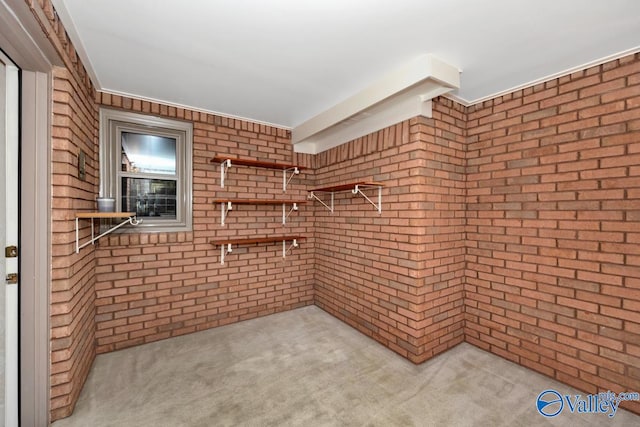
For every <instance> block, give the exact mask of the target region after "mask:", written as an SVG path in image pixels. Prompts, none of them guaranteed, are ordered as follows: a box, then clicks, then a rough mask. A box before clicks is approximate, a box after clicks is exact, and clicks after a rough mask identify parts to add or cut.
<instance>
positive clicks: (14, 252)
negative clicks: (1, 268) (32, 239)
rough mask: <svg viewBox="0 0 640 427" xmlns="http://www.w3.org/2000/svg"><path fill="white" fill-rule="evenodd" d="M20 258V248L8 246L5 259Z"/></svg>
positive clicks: (5, 250) (5, 249)
mask: <svg viewBox="0 0 640 427" xmlns="http://www.w3.org/2000/svg"><path fill="white" fill-rule="evenodd" d="M17 256H18V248H17V247H15V246H7V247H6V248H4V257H5V258H15V257H17Z"/></svg>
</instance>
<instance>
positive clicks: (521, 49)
mask: <svg viewBox="0 0 640 427" xmlns="http://www.w3.org/2000/svg"><path fill="white" fill-rule="evenodd" d="M53 3H54V5H55V7H56V9H57V10H58V14H59V15H60V18H61V19H62V22H63V24H64V25H65V27H66V28H67V31H68V32H69V35H70V37H71V39H72V41H73V42H74V45H75V46H76V48H77V50H78V51H79V54H80V56H81V58H82V60H83V62H84V64H85V66H86V67H87V69H88V70H89V72H90V74H91V75H92V77H93V81H94V84H95V85H96V87H97V89H98V90H102V91H105V92H110V93H117V94H124V95H128V96H133V97H136V98H143V99H151V100H157V101H161V102H163V103H167V104H170V105H182V106H188V107H190V108H194V109H199V110H204V111H209V112H215V113H218V114H222V115H226V116H234V117H241V118H246V119H250V120H253V121H258V122H264V123H270V124H275V125H279V126H283V127H288V128H294V127H296V126H297V125H299V124H301V123H303V122H305V121H306V120H308V119H310V118H312V117H314V116H316V115H318V114H319V113H321V112H323V111H325V110H327V109H329V108H330V107H332V106H334V105H336V104H338V103H339V102H340V101H343V100H345V99H347V98H348V97H350V96H352V95H353V94H354V93H357V92H358V91H361V90H362V89H363V88H366V87H368V86H370V85H371V84H372V83H373V82H375V81H376V80H379V79H380V78H381V77H382V76H384V75H386V74H388V73H389V72H390V71H391V70H394V69H396V68H397V67H398V66H399V65H401V64H404V63H407V62H408V61H411V60H413V59H414V58H416V57H418V56H420V55H422V54H426V53H430V54H433V55H434V56H436V57H438V58H440V59H442V60H443V61H445V62H447V63H449V64H451V65H454V66H456V67H458V68H459V69H460V70H461V71H462V74H461V84H460V88H459V89H458V90H456V91H455V92H453V93H452V94H451V96H452V97H454V98H456V99H458V100H460V101H461V102H463V103H465V104H473V103H475V102H478V101H480V100H483V99H487V98H490V97H492V96H494V95H496V94H499V93H503V92H505V91H509V90H511V89H514V88H517V87H522V86H527V85H529V84H531V83H533V82H539V81H541V80H546V79H548V78H551V77H553V76H557V75H561V74H565V73H567V72H569V71H573V70H576V69H580V68H582V67H583V66H584V65H589V64H594V63H599V62H602V61H603V60H605V59H607V58H613V57H617V56H620V55H621V54H623V53H630V52H635V51H638V50H640V1H638V0H607V1H585V0H485V1H479V0H181V1H169V0H134V1H132V0H109V1H104V0H54V1H53Z"/></svg>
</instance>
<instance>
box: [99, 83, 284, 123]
mask: <svg viewBox="0 0 640 427" xmlns="http://www.w3.org/2000/svg"><path fill="white" fill-rule="evenodd" d="M98 92H100V93H104V94H107V95H115V96H122V97H124V98H131V99H135V100H138V101H144V102H153V103H155V104H162V105H166V106H167V107H175V108H182V109H184V110H189V111H196V112H198V113H205V114H211V115H213V116H220V117H225V118H227V119H233V120H242V121H244V122H249V123H255V124H258V125H264V126H269V127H274V128H278V129H284V130H291V127H290V126H284V125H279V124H277V123H269V122H263V121H260V120H256V119H251V118H248V117H242V116H234V115H233V114H226V113H221V112H218V111H213V110H207V109H204V108H198V107H194V106H192V105H184V104H178V103H176V102H171V101H165V100H163V99H156V98H147V97H144V96H140V95H135V94H132V93H127V92H119V91H116V90H108V89H107V90H99V91H98Z"/></svg>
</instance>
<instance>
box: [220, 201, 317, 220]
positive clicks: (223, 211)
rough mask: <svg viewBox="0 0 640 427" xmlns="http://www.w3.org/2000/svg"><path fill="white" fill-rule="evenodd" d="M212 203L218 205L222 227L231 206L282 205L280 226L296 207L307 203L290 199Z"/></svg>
mask: <svg viewBox="0 0 640 427" xmlns="http://www.w3.org/2000/svg"><path fill="white" fill-rule="evenodd" d="M213 203H214V204H215V203H219V204H220V224H221V225H224V223H225V220H226V219H227V216H228V215H229V213H230V212H231V211H232V209H233V205H262V206H265V205H272V206H273V205H282V225H285V224H286V223H287V218H288V217H289V215H291V214H292V213H293V212H294V211H297V210H298V205H299V204H302V203H307V201H306V200H290V199H213ZM287 205H291V209H290V210H288V211H287Z"/></svg>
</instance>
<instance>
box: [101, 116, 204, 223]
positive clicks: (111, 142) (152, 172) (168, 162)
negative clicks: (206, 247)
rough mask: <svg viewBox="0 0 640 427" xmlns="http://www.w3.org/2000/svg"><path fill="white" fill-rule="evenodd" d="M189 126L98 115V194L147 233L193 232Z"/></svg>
mask: <svg viewBox="0 0 640 427" xmlns="http://www.w3.org/2000/svg"><path fill="white" fill-rule="evenodd" d="M192 139H193V126H192V124H191V123H187V122H182V121H178V120H170V119H164V118H158V117H153V116H147V115H144V114H137V113H131V112H126V111H117V110H108V109H102V110H100V194H101V195H102V196H103V197H113V198H114V199H116V210H117V211H121V212H135V213H136V215H137V216H138V217H139V218H142V219H143V222H142V223H141V224H140V225H139V226H138V227H136V230H138V231H140V227H143V228H142V229H143V230H147V231H187V230H191V224H192V218H191V216H192V215H191V206H192V205H191V203H192V201H191V175H192V173H191V171H192V160H191V159H192V154H191V152H192V148H191V147H192Z"/></svg>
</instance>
